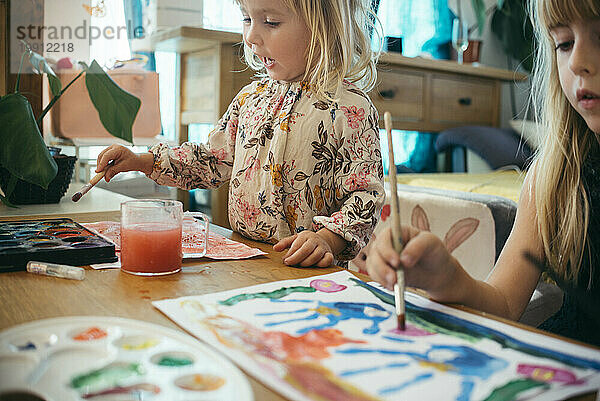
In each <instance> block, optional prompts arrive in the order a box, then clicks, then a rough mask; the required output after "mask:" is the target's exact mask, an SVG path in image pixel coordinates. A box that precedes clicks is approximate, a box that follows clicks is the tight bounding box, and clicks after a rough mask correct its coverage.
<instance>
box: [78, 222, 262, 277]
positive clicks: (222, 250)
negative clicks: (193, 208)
mask: <svg viewBox="0 0 600 401" xmlns="http://www.w3.org/2000/svg"><path fill="white" fill-rule="evenodd" d="M83 226H85V227H86V228H88V229H90V230H93V231H95V232H96V233H98V234H99V235H101V236H103V237H104V238H106V239H107V240H109V241H111V242H113V243H114V244H115V250H116V251H118V252H117V256H119V255H118V254H119V253H120V252H119V251H120V250H121V225H120V223H119V222H115V221H100V222H96V223H84V224H83ZM203 244H204V230H203V228H202V224H200V223H198V222H197V221H196V220H195V219H194V218H193V217H191V216H185V217H184V219H183V237H182V247H183V259H193V258H197V257H198V254H199V253H200V252H201V251H202V249H203V248H204V245H203ZM259 255H266V252H263V251H261V250H260V249H258V248H252V247H249V246H248V245H246V244H242V243H241V242H237V241H234V240H231V239H229V238H225V237H224V236H222V235H220V234H217V233H214V232H212V231H209V233H208V249H207V251H206V255H204V257H206V258H210V259H216V260H226V259H248V258H251V257H254V256H259ZM102 265H118V266H114V267H117V268H118V267H119V266H120V263H119V262H117V263H114V264H111V263H103V264H102ZM92 267H94V266H92ZM112 267H113V266H107V267H104V268H112Z"/></svg>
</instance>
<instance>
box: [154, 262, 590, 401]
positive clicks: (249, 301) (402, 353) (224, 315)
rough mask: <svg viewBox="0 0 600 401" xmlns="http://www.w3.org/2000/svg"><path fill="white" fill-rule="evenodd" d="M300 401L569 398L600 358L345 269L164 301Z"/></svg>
mask: <svg viewBox="0 0 600 401" xmlns="http://www.w3.org/2000/svg"><path fill="white" fill-rule="evenodd" d="M153 305H154V306H155V307H157V308H158V309H160V310H161V311H162V312H163V313H165V314H166V315H167V316H169V317H170V318H171V319H173V320H174V321H175V322H176V323H178V324H179V325H180V326H182V327H183V328H185V329H186V330H187V331H188V332H190V333H192V334H193V335H195V336H196V337H197V338H199V339H201V340H203V341H206V342H208V343H209V344H210V345H212V346H214V347H215V348H217V349H219V350H220V351H222V352H223V353H225V355H227V356H228V357H229V358H231V359H232V360H233V361H234V362H235V363H237V364H239V365H240V366H241V367H242V368H243V369H244V370H245V371H246V372H249V373H250V374H252V375H254V376H255V377H256V378H257V379H258V380H260V381H262V382H264V383H265V384H266V385H268V386H270V387H271V388H273V389H274V390H275V391H277V392H278V393H281V394H283V395H284V396H286V397H289V398H290V399H293V400H308V399H319V400H336V401H337V400H340V401H341V400H356V401H363V400H411V399H438V400H461V401H462V400H465V401H466V400H490V401H498V400H515V399H528V400H529V399H541V400H552V399H564V398H566V397H569V396H572V395H575V394H579V393H584V392H588V391H591V390H592V389H597V388H600V351H598V350H595V349H593V348H588V347H584V346H579V345H575V344H572V343H568V342H564V341H561V340H559V339H556V338H551V337H547V336H544V335H541V334H536V333H533V332H530V331H528V330H523V329H520V328H517V327H514V326H511V325H507V324H504V323H500V322H497V321H494V320H490V319H486V318H484V317H482V316H479V315H473V314H469V313H467V312H464V311H460V310H457V309H454V308H450V307H446V306H444V305H441V304H438V303H435V302H432V301H429V300H427V299H425V298H423V297H420V296H418V295H415V294H413V293H410V292H407V293H406V319H407V330H405V331H398V330H397V328H396V324H397V322H396V316H395V309H394V305H393V295H392V294H390V293H389V292H387V291H385V290H382V289H381V288H379V287H377V286H376V285H373V284H367V283H364V282H362V281H360V280H358V279H356V278H355V277H354V276H353V275H352V274H350V273H348V272H346V271H342V272H337V273H333V274H329V275H322V276H316V277H312V278H306V279H298V280H288V281H279V282H273V283H267V284H261V285H257V286H252V287H247V288H241V289H236V290H231V291H225V292H221V293H216V294H208V295H202V296H189V297H182V298H177V299H170V300H161V301H155V302H153Z"/></svg>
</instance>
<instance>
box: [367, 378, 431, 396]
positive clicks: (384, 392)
mask: <svg viewBox="0 0 600 401" xmlns="http://www.w3.org/2000/svg"><path fill="white" fill-rule="evenodd" d="M432 377H433V373H423V374H420V375H417V376H415V377H414V378H413V379H410V380H407V381H405V382H404V383H402V384H400V385H398V386H393V387H385V388H383V389H381V390H379V391H378V394H379V395H388V394H391V393H397V392H398V391H402V390H404V389H405V388H407V387H408V386H412V385H414V384H417V383H419V382H422V381H424V380H429V379H431V378H432Z"/></svg>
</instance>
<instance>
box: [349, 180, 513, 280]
mask: <svg viewBox="0 0 600 401" xmlns="http://www.w3.org/2000/svg"><path fill="white" fill-rule="evenodd" d="M398 195H399V201H400V218H401V220H402V222H403V224H412V225H413V226H415V227H418V228H420V229H422V230H427V231H431V232H432V233H434V234H436V235H437V236H438V237H440V239H442V240H443V241H444V242H445V244H446V246H447V247H448V249H449V250H450V251H451V252H452V254H453V255H454V256H455V257H456V258H457V259H458V260H459V262H460V263H461V264H462V265H463V266H464V267H465V269H466V270H467V271H468V272H469V274H471V275H472V276H473V277H475V278H477V279H485V278H486V277H487V275H488V274H489V272H490V271H491V269H492V267H493V266H494V263H495V261H496V259H497V258H498V256H499V255H500V251H501V250H502V247H503V246H504V243H505V242H506V240H507V238H508V235H509V234H510V231H511V229H512V225H513V222H514V219H515V215H516V211H517V204H516V203H515V202H514V201H513V200H510V199H508V198H504V197H501V196H495V195H486V194H476V193H469V192H461V191H451V190H443V189H435V188H424V187H415V186H410V185H398ZM388 199H389V196H388ZM389 214H390V205H389V200H388V201H386V204H385V206H384V208H383V211H382V215H381V220H380V222H379V223H378V224H377V227H376V228H375V231H374V235H373V237H376V236H377V234H378V233H379V232H381V231H382V230H383V229H384V228H385V227H387V226H388V225H389V224H390V223H391V219H389V218H388V217H389ZM349 268H351V269H354V270H359V271H360V270H364V261H363V260H362V259H361V255H359V256H358V257H357V258H356V259H354V260H353V261H352V262H351V263H350V265H349Z"/></svg>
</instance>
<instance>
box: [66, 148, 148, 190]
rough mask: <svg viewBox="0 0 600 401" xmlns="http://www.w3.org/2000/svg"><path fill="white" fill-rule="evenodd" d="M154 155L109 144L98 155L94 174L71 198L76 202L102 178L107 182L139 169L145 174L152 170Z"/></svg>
mask: <svg viewBox="0 0 600 401" xmlns="http://www.w3.org/2000/svg"><path fill="white" fill-rule="evenodd" d="M153 164H154V156H152V154H151V153H140V154H136V153H133V152H132V151H131V150H129V149H128V148H126V147H125V146H122V145H111V146H109V147H108V148H106V149H104V150H103V151H102V152H100V154H99V155H98V162H97V167H96V173H97V174H96V175H95V176H94V177H93V178H92V179H91V180H90V182H89V183H87V184H85V185H84V186H83V187H82V188H81V189H80V190H79V192H77V193H75V194H74V195H73V197H72V198H71V199H72V200H73V202H77V201H78V200H79V199H81V197H82V196H83V195H85V194H86V193H87V192H88V191H89V190H90V189H91V188H92V187H93V186H94V185H96V184H97V183H98V182H100V180H101V179H102V178H104V179H105V180H106V182H109V181H110V180H111V179H112V178H113V177H114V176H115V175H117V174H118V173H121V172H124V171H141V172H142V173H145V174H146V175H150V173H151V172H152V165H153Z"/></svg>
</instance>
